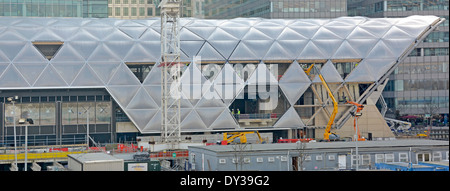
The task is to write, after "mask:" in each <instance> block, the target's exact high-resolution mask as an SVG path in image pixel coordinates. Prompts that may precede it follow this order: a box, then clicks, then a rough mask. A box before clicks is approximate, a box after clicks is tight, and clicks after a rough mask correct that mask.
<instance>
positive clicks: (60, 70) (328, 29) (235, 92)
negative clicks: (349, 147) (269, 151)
mask: <svg viewBox="0 0 450 191" xmlns="http://www.w3.org/2000/svg"><path fill="white" fill-rule="evenodd" d="M442 21H443V20H442V19H441V18H439V17H436V16H410V17H407V18H365V17H341V18H336V19H261V18H236V19H231V20H203V19H194V18H183V19H182V21H181V23H182V28H181V50H182V56H181V60H182V62H183V63H185V64H186V65H187V67H185V68H184V70H185V71H184V74H183V77H182V78H185V80H184V81H187V82H188V83H186V84H182V85H183V86H186V87H188V88H185V89H183V96H184V97H186V98H192V97H189V95H191V96H192V94H196V93H201V94H200V97H197V99H183V101H182V109H181V112H182V123H181V130H182V131H212V130H223V129H240V128H242V127H241V126H242V125H241V124H240V123H239V122H238V121H237V120H236V119H235V118H234V116H233V115H232V114H231V113H230V109H229V106H230V104H232V103H233V102H234V101H235V100H236V99H237V97H239V95H240V94H242V92H243V91H244V89H245V88H250V87H253V86H257V85H258V84H264V85H266V86H274V87H276V89H278V90H280V91H281V94H280V96H283V97H284V98H285V100H287V101H286V104H285V105H286V107H285V108H284V109H283V112H282V113H280V115H279V116H278V117H277V119H276V121H275V122H274V123H273V124H272V125H269V126H270V127H272V128H296V127H303V126H308V123H307V121H308V120H305V119H303V118H302V116H301V114H299V113H298V112H296V110H295V108H294V105H296V103H297V102H298V100H299V99H300V98H301V96H302V95H303V94H304V92H305V91H306V90H307V89H308V88H311V86H312V84H317V83H320V80H318V79H317V78H312V79H311V78H309V77H308V76H307V75H306V74H305V72H304V71H303V68H302V67H301V64H302V63H319V62H320V63H322V64H323V65H322V67H321V73H322V74H323V75H324V77H325V79H326V81H327V82H328V83H331V84H336V87H337V88H339V87H345V85H346V84H352V83H356V84H358V83H366V84H370V85H371V86H369V88H368V89H367V90H366V92H364V93H363V94H361V95H360V96H359V97H354V100H355V101H359V102H363V101H364V99H366V98H364V96H363V95H366V94H367V95H369V94H370V93H371V91H374V90H373V89H376V88H377V87H378V84H379V83H381V82H383V81H384V80H386V78H387V76H388V75H389V74H390V73H391V72H392V71H393V70H394V69H395V67H396V66H397V65H398V64H399V63H400V62H401V60H402V59H403V58H405V57H406V56H407V55H408V54H409V52H411V51H412V50H413V48H414V46H415V45H417V44H418V43H419V42H421V41H422V40H423V39H424V38H425V37H426V36H427V35H428V34H429V33H430V32H431V31H432V30H434V29H435V28H436V27H437V26H438V24H439V23H441V22H442ZM159 32H160V20H159V19H158V18H155V19H147V20H117V19H93V18H9V17H2V18H0V90H14V89H68V88H69V89H70V88H105V89H106V90H107V91H108V92H109V93H110V94H111V96H112V97H113V99H114V100H115V101H116V102H117V103H118V105H119V106H120V107H121V108H122V109H123V111H124V112H125V113H126V114H127V115H128V116H129V118H130V119H131V121H132V122H133V123H134V124H135V126H136V127H137V128H138V130H139V131H140V132H141V133H154V132H160V130H161V120H160V118H161V114H160V107H161V103H160V102H161V101H160V99H161V77H160V75H161V70H160V69H159V67H156V66H158V63H159V62H160V59H161V58H160V54H161V46H160V33H159ZM42 46H44V47H45V46H47V48H42ZM196 56H199V57H201V60H200V61H197V62H196V63H198V64H190V63H192V62H193V59H194V58H195V57H196ZM338 62H346V63H351V62H353V63H357V64H356V65H353V67H352V69H351V71H350V73H348V74H346V75H344V76H343V75H342V72H341V73H340V72H339V71H338V69H337V66H336V65H335V63H338ZM139 63H147V64H148V63H150V65H152V66H153V67H151V70H150V72H149V73H148V75H146V78H145V79H139V78H138V77H137V76H135V75H134V74H133V72H132V71H131V70H130V68H129V65H130V64H131V65H132V64H139ZM273 63H283V64H286V67H287V68H286V69H283V70H282V72H281V73H280V74H279V75H274V73H273V70H272V68H271V67H270V64H273ZM236 64H241V65H242V67H243V68H241V69H242V70H247V71H248V73H247V76H243V75H241V70H239V71H238V69H237V68H236ZM210 71H215V72H216V73H214V75H212V76H210V75H209V74H211V73H210ZM194 76H195V77H194ZM218 76H219V77H218ZM260 76H265V77H263V78H261V77H260ZM229 79H232V80H229ZM336 91H338V90H337V89H336ZM194 96H195V95H194ZM209 98H213V99H209ZM322 101H323V102H324V103H326V99H324V100H322ZM341 116H342V115H341ZM309 121H310V120H309Z"/></svg>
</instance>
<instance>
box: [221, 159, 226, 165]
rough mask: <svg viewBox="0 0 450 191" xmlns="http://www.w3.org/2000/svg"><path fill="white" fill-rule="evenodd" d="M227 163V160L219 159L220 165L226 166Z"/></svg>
mask: <svg viewBox="0 0 450 191" xmlns="http://www.w3.org/2000/svg"><path fill="white" fill-rule="evenodd" d="M226 163H227V159H219V164H226Z"/></svg>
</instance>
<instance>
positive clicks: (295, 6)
mask: <svg viewBox="0 0 450 191" xmlns="http://www.w3.org/2000/svg"><path fill="white" fill-rule="evenodd" d="M346 11H347V2H346V0H340V1H326V0H320V1H317V0H316V1H296V0H285V1H272V10H271V12H285V13H286V12H290V13H308V12H312V13H314V12H346Z"/></svg>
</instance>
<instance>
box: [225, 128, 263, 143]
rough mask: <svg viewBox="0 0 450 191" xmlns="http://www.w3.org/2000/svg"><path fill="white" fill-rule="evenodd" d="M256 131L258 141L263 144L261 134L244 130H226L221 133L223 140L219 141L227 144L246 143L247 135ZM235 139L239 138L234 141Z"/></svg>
mask: <svg viewBox="0 0 450 191" xmlns="http://www.w3.org/2000/svg"><path fill="white" fill-rule="evenodd" d="M253 133H256V135H258V141H259V143H261V144H264V143H265V141H264V140H263V138H261V134H259V132H258V131H246V132H228V133H223V140H222V141H221V142H220V144H221V145H228V144H231V143H238V144H245V143H247V135H248V134H253ZM236 139H239V142H235V140H236Z"/></svg>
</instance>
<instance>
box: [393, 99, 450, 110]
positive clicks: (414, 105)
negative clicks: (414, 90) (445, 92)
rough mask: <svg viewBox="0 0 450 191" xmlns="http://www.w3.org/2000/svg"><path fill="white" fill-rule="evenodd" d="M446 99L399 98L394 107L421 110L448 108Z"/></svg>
mask: <svg viewBox="0 0 450 191" xmlns="http://www.w3.org/2000/svg"><path fill="white" fill-rule="evenodd" d="M448 102H449V98H448V97H399V98H397V104H396V107H397V108H398V107H401V109H423V110H429V109H427V108H429V107H435V106H436V107H438V108H448Z"/></svg>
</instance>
